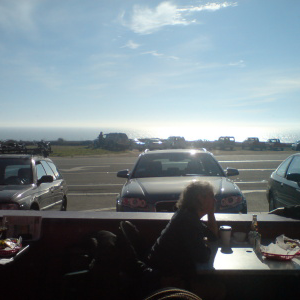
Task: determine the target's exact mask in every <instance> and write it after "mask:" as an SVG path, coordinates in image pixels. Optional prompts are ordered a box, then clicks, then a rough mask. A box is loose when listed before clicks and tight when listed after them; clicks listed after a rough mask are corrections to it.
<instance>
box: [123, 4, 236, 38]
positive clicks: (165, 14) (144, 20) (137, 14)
mask: <svg viewBox="0 0 300 300" xmlns="http://www.w3.org/2000/svg"><path fill="white" fill-rule="evenodd" d="M236 5H237V4H236V3H231V2H224V3H208V4H205V5H201V6H190V7H183V8H179V7H177V6H176V5H175V4H172V3H171V2H162V3H160V4H159V5H158V6H157V7H155V8H153V9H151V8H149V7H142V6H140V5H135V6H134V7H133V13H132V16H131V19H130V21H128V22H126V21H125V20H124V17H125V14H123V15H122V16H121V21H122V23H123V25H124V26H127V27H129V28H130V29H131V30H132V31H134V32H135V33H140V34H150V33H153V32H155V31H158V30H159V29H161V28H162V27H164V26H172V25H189V24H192V23H194V22H195V20H188V19H186V16H188V15H191V14H192V13H197V12H200V11H204V10H206V11H216V10H219V9H222V8H227V7H232V6H236Z"/></svg>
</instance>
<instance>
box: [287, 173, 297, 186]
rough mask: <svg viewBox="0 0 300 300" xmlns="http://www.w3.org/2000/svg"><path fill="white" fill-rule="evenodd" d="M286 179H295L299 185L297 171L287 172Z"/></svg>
mask: <svg viewBox="0 0 300 300" xmlns="http://www.w3.org/2000/svg"><path fill="white" fill-rule="evenodd" d="M286 179H287V180H291V181H295V182H297V183H298V185H300V174H299V173H289V174H287V175H286Z"/></svg>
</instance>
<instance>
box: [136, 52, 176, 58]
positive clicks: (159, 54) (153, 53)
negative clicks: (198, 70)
mask: <svg viewBox="0 0 300 300" xmlns="http://www.w3.org/2000/svg"><path fill="white" fill-rule="evenodd" d="M142 54H150V55H152V56H156V57H164V58H167V59H174V60H178V59H179V57H177V56H171V55H165V54H162V53H158V52H157V51H147V52H143V53H142Z"/></svg>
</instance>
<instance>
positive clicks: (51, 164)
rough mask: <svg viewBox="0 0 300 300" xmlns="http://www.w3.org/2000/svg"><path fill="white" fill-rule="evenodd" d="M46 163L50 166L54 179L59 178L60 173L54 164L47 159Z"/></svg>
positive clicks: (60, 176)
mask: <svg viewBox="0 0 300 300" xmlns="http://www.w3.org/2000/svg"><path fill="white" fill-rule="evenodd" d="M47 164H48V165H49V166H50V168H51V169H52V171H53V173H54V175H55V177H56V179H61V178H62V175H61V174H60V172H59V171H58V169H57V167H56V165H55V164H54V163H52V162H50V161H47Z"/></svg>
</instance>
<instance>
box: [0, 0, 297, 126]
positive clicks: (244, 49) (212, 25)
mask: <svg viewBox="0 0 300 300" xmlns="http://www.w3.org/2000/svg"><path fill="white" fill-rule="evenodd" d="M299 33H300V1H298V0H263V1H261V0H239V1H233V2H231V1H218V2H216V1H185V0H182V1H155V0H151V1H150V0H148V1H134V0H128V1H124V0H120V1H119V0H112V1H104V0H98V1H96V0H85V1H81V0H69V1H61V0H0V90H1V93H0V97H1V98H0V99H1V101H0V123H1V124H0V125H1V127H2V128H5V127H16V128H24V127H29V126H39V127H57V128H62V127H96V128H101V127H121V126H122V127H124V128H125V127H126V128H139V129H141V128H154V127H155V128H156V127H159V128H181V129H182V128H186V129H187V130H188V129H189V128H197V130H199V128H202V130H205V131H209V130H210V128H227V127H228V128H233V127H235V128H240V129H241V130H243V129H244V128H249V127H252V128H286V129H291V128H292V129H295V128H296V129H297V128H299V130H300V117H299V112H300V99H299V95H300V93H299V92H300V64H299V62H300V58H299V57H300V56H299V53H300V38H299V37H300V35H299ZM211 130H212V129H211Z"/></svg>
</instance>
